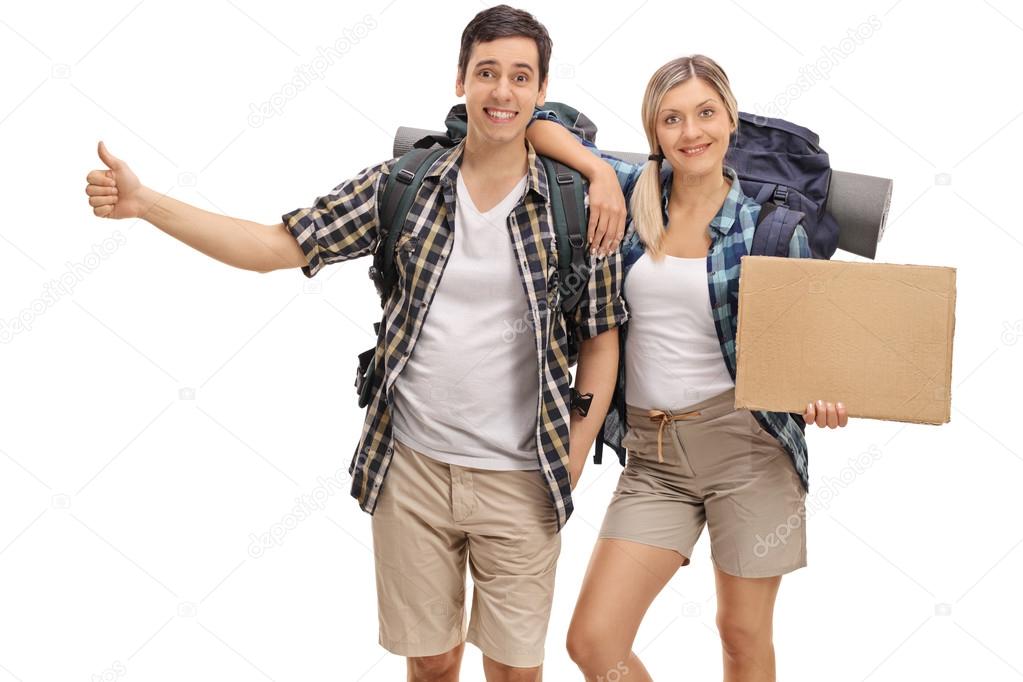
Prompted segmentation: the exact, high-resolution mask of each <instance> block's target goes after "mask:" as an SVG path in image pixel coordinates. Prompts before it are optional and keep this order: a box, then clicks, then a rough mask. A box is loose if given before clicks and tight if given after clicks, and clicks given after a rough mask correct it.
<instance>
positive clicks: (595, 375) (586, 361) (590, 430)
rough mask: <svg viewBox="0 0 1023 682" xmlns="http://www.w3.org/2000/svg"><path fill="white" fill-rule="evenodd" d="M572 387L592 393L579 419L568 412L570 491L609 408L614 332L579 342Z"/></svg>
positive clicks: (615, 360) (615, 354) (614, 369)
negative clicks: (585, 411)
mask: <svg viewBox="0 0 1023 682" xmlns="http://www.w3.org/2000/svg"><path fill="white" fill-rule="evenodd" d="M576 367H577V369H576V377H575V387H576V390H577V391H579V392H580V393H583V394H586V393H592V394H593V400H592V401H591V402H590V407H589V410H588V411H587V413H586V416H585V417H583V416H582V415H580V414H579V413H578V412H576V411H575V410H572V413H571V414H572V418H571V425H570V427H569V429H570V431H569V437H568V471H569V474H570V475H571V477H572V478H571V481H572V488H575V485H576V483H578V481H579V477H580V476H582V473H583V466H584V465H585V464H586V456H587V455H588V454H589V452H590V446H591V445H593V441H594V440H595V439H596V438H597V433H598V432H599V431H600V426H601V424H603V423H604V416H605V415H606V414H607V408H608V407H609V406H610V405H611V394H612V393H613V392H614V388H615V380H616V379H617V378H618V329H611V330H609V331H606V332H604V333H603V334H600V335H599V336H595V337H593V338H591V339H585V340H583V341H582V342H581V343H580V345H579V364H578V365H577V366H576Z"/></svg>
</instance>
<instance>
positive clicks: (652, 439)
mask: <svg viewBox="0 0 1023 682" xmlns="http://www.w3.org/2000/svg"><path fill="white" fill-rule="evenodd" d="M734 401H735V390H734V389H729V390H728V391H726V392H724V393H721V394H719V395H717V396H714V397H713V398H709V399H707V400H704V401H703V402H701V403H698V404H696V405H692V406H690V407H687V408H685V410H678V411H675V412H674V413H672V412H670V411H664V412H663V415H665V416H660V415H658V413H657V411H650V410H642V409H639V408H636V407H634V406H631V405H629V406H627V410H628V423H629V430H628V432H627V433H626V434H625V438H624V439H623V440H622V446H623V447H625V448H627V449H628V458H627V460H626V467H625V470H624V471H623V472H622V474H621V477H620V478H619V479H618V487H617V488H616V490H615V492H614V496H613V497H612V499H611V504H610V506H609V507H608V509H607V514H606V516H605V517H604V523H603V527H602V528H601V531H600V537H602V538H619V539H624V540H631V541H633V542H639V543H643V544H647V545H653V546H656V547H663V548H666V549H673V550H675V551H677V552H678V553H679V554H681V555H682V556H683V558H684V561H683V563H682V565H683V566H685V565H687V564H688V563H689V558H690V556H691V555H692V551H693V546H694V545H695V544H696V541H697V539H698V538H699V537H700V533H701V532H702V531H703V526H704V523H706V524H707V526H708V528H709V532H710V547H711V556H712V558H713V560H714V564H715V565H716V566H717V567H718V568H719V569H721V570H722V571H724V572H725V573H729V574H731V575H735V576H740V577H746V578H763V577H768V576H776V575H782V574H783V573H788V572H790V571H793V570H795V569H797V568H802V567H803V566H806V511H805V504H804V503H805V498H806V492H805V490H804V489H803V486H802V483H801V482H800V480H799V476H798V475H797V474H796V470H795V467H794V466H793V464H792V460H791V458H790V457H789V454H788V452H787V451H786V450H785V449H784V448H783V447H782V445H781V443H779V442H778V440H777V439H775V438H774V437H773V436H772V435H771V434H770V433H768V432H767V431H765V430H764V429H763V428H762V427H761V426H760V424H759V423H758V422H757V421H756V418H755V417H754V416H753V414H752V413H751V412H750V411H749V410H746V409H735V408H734V407H733V405H734ZM697 413H698V414H697ZM652 415H653V416H654V417H656V418H654V419H652V418H651V416H652ZM672 416H674V417H676V419H675V420H673V421H669V418H670V417H672ZM662 424H663V426H662ZM659 431H660V437H661V442H662V457H661V459H663V461H658V432H659Z"/></svg>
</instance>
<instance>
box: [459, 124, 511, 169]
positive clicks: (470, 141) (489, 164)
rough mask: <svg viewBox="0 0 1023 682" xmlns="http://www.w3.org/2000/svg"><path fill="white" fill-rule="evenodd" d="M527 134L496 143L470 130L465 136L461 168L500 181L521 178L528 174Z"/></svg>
mask: <svg viewBox="0 0 1023 682" xmlns="http://www.w3.org/2000/svg"><path fill="white" fill-rule="evenodd" d="M527 159H528V155H527V154H526V140H525V136H524V135H523V136H521V137H520V138H518V139H517V140H515V141H512V142H507V143H500V144H494V143H491V142H488V141H486V140H480V139H478V138H477V137H476V136H474V135H473V134H472V131H471V130H470V131H469V134H468V135H466V138H465V150H464V152H463V155H462V166H461V170H462V171H464V172H468V173H469V175H472V176H474V177H477V178H481V179H493V180H495V181H499V180H500V179H502V178H510V177H514V178H521V177H522V176H523V175H525V174H526V162H527Z"/></svg>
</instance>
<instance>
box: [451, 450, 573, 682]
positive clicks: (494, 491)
mask: <svg viewBox="0 0 1023 682" xmlns="http://www.w3.org/2000/svg"><path fill="white" fill-rule="evenodd" d="M459 475H460V476H462V477H463V480H464V481H465V488H464V490H465V491H466V495H467V496H468V495H469V494H470V493H469V492H468V491H469V490H471V496H472V498H473V501H472V502H468V500H467V504H468V506H469V508H471V509H472V513H471V514H469V515H468V516H467V517H466V518H465V519H464V520H463V521H462V523H461V525H460V527H461V528H463V529H464V530H465V531H466V533H467V534H468V537H469V568H470V571H471V573H472V579H473V596H472V614H471V616H470V618H469V629H468V632H467V636H466V640H467V641H469V642H472V643H473V644H475V645H476V646H477V647H479V648H480V650H481V651H482V652H483V656H484V658H483V670H484V675H485V676H486V679H487V682H522V681H528V682H536V680H538V679H540V666H541V664H542V663H543V657H544V641H545V640H546V638H547V623H548V621H549V619H550V612H551V602H552V599H553V596H554V573H555V569H556V567H557V562H558V555H559V554H560V553H561V536H560V535H559V534H558V533H557V515H556V513H555V511H554V507H553V505H552V504H551V501H550V496H549V493H548V489H547V483H546V481H545V480H544V479H543V476H542V475H541V474H540V472H539V471H485V470H480V469H462V470H461V471H460V472H459Z"/></svg>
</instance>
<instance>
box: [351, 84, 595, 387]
mask: <svg viewBox="0 0 1023 682" xmlns="http://www.w3.org/2000/svg"><path fill="white" fill-rule="evenodd" d="M544 109H554V110H555V111H557V112H558V116H559V117H560V118H561V120H562V121H569V122H570V123H571V127H572V129H573V131H574V132H576V133H578V134H579V135H581V136H583V137H585V138H586V139H588V140H590V141H591V142H593V141H595V137H596V134H597V128H596V126H595V125H594V124H593V122H592V121H590V120H589V119H588V118H587V117H586V116H585V115H584V114H581V113H579V112H578V111H576V110H575V109H573V108H571V107H569V106H567V105H563V104H558V103H555V102H548V103H547V104H546V105H545V106H544ZM467 120H468V119H467V114H466V111H465V105H464V104H459V105H456V106H454V107H452V109H451V111H450V112H448V116H447V119H446V120H445V125H446V127H447V134H446V135H428V136H426V137H424V138H422V139H420V140H419V141H418V142H416V143H415V145H413V149H412V150H410V151H409V152H407V153H406V154H404V155H402V156H401V157H399V158H398V160H397V162H396V163H395V165H394V166H393V167H392V169H391V172H390V174H389V175H388V177H387V178H386V181H385V182H384V185H383V187H382V188H381V194H380V199H379V203H378V206H379V210H380V226H379V230H380V235H379V240H378V242H377V248H376V251H375V252H374V253H373V265H372V266H370V268H369V276H370V279H372V280H373V283H374V284H375V285H376V289H377V293H378V294H379V295H380V306H381V307H383V306H384V305H385V303H386V302H387V299H388V297H389V296H390V295H391V291H392V290H393V288H394V284H395V282H396V281H397V270H396V268H395V265H394V250H395V245H396V244H397V242H398V237H399V236H400V235H401V233H402V228H403V227H404V225H405V222H406V220H407V218H408V214H409V211H410V210H411V208H412V203H413V202H414V201H415V198H416V194H417V193H418V191H419V188H420V186H421V185H422V183H423V176H425V175H426V173H427V171H428V170H429V169H430V167H431V166H432V165H433V163H434V162H435V161H436V160H437V158H438V157H440V155H441V154H442V153H444V151H446V150H447V149H450V148H451V147H453V146H455V145H456V144H458V143H459V142H460V141H461V140H462V139H463V138H464V137H465V135H466V132H467V128H468V126H467ZM538 158H539V159H540V161H541V163H542V164H543V167H544V170H545V171H546V173H547V185H548V187H549V188H550V196H551V217H552V219H553V222H554V225H553V227H554V233H555V241H556V246H557V249H558V286H559V287H560V288H561V309H562V312H563V313H564V315H565V317H566V319H571V317H572V315H573V313H574V312H575V309H576V307H577V306H578V305H579V299H580V298H581V296H582V293H583V290H584V288H585V283H586V282H587V281H588V280H589V258H587V254H586V250H587V247H588V244H587V241H586V228H587V225H588V222H589V213H588V211H587V208H586V199H585V197H586V185H587V182H586V178H584V177H583V176H582V174H581V173H579V171H577V170H575V169H574V168H570V167H568V166H565V165H564V164H561V163H558V162H557V161H555V160H553V159H550V158H547V157H544V156H541V157H538ZM573 274H575V276H573ZM580 281H581V282H582V284H583V285H582V286H578V285H576V286H572V283H578V282H580ZM373 329H374V331H375V332H376V334H377V341H378V343H379V342H380V341H381V338H380V336H381V324H380V322H376V323H374V324H373ZM375 350H376V346H374V347H373V348H370V349H368V350H366V351H364V352H362V353H360V354H359V369H358V372H357V374H356V378H355V388H356V391H357V392H358V394H359V407H365V406H366V405H368V404H369V401H370V399H371V396H372V393H373V389H374V387H375V385H376V383H377V381H379V379H380V378H381V377H379V376H378V374H379V373H378V372H377V371H376V367H375V364H376V363H375V362H374V358H375V355H376V353H375ZM577 351H578V349H577V348H576V342H575V339H574V338H572V335H571V334H569V354H570V357H574V356H575V354H576V352H577Z"/></svg>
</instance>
